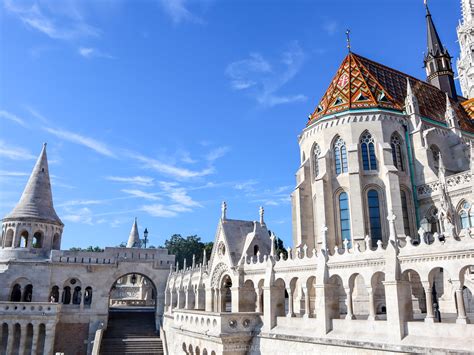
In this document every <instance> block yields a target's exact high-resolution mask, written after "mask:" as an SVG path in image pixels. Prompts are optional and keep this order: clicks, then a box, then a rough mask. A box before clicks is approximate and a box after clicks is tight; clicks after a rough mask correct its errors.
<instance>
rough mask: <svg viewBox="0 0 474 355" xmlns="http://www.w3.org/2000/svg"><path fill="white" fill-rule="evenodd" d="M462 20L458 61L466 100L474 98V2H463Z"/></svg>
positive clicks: (465, 0) (468, 0)
mask: <svg viewBox="0 0 474 355" xmlns="http://www.w3.org/2000/svg"><path fill="white" fill-rule="evenodd" d="M461 4H462V15H463V16H462V20H461V21H460V23H459V26H458V28H457V34H458V42H459V46H460V47H461V51H460V55H459V58H458V61H457V67H458V75H459V83H460V84H461V90H462V93H463V95H464V96H465V97H466V98H469V99H472V98H474V6H473V3H472V0H462V2H461Z"/></svg>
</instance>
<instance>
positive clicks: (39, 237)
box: [32, 232, 43, 248]
mask: <svg viewBox="0 0 474 355" xmlns="http://www.w3.org/2000/svg"><path fill="white" fill-rule="evenodd" d="M32 245H33V248H42V247H43V233H41V232H36V233H35V234H34V235H33V243H32Z"/></svg>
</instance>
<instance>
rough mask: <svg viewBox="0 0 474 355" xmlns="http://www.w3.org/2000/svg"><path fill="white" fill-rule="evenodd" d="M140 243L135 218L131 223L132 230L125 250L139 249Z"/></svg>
mask: <svg viewBox="0 0 474 355" xmlns="http://www.w3.org/2000/svg"><path fill="white" fill-rule="evenodd" d="M140 247H141V241H140V235H139V234H138V226H137V217H135V221H133V225H132V230H131V231H130V235H129V236H128V243H127V248H140Z"/></svg>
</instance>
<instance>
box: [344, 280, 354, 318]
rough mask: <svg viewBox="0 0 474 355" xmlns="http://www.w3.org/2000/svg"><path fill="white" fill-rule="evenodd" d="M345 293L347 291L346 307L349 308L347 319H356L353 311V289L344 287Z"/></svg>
mask: <svg viewBox="0 0 474 355" xmlns="http://www.w3.org/2000/svg"><path fill="white" fill-rule="evenodd" d="M344 291H346V295H347V297H346V307H347V315H346V319H356V318H355V316H354V311H353V310H352V288H351V287H344Z"/></svg>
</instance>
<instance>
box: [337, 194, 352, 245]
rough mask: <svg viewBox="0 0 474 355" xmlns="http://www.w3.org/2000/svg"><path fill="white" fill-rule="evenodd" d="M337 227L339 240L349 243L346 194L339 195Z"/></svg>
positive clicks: (349, 226)
mask: <svg viewBox="0 0 474 355" xmlns="http://www.w3.org/2000/svg"><path fill="white" fill-rule="evenodd" d="M339 225H340V228H341V240H342V241H344V240H347V241H349V242H350V241H351V216H350V210H349V196H348V195H347V193H346V192H341V193H340V194H339Z"/></svg>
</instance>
